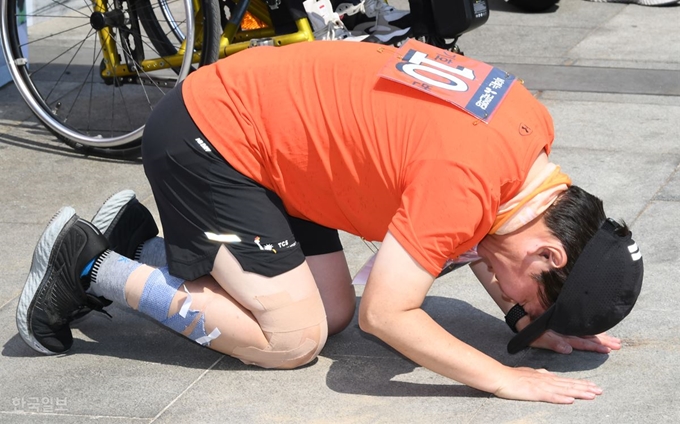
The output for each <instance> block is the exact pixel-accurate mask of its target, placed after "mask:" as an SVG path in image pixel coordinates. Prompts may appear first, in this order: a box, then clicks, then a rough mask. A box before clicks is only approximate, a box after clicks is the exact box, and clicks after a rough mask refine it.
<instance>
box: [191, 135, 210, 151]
mask: <svg viewBox="0 0 680 424" xmlns="http://www.w3.org/2000/svg"><path fill="white" fill-rule="evenodd" d="M195 140H196V143H198V145H199V146H200V147H201V149H203V150H205V151H206V152H210V151H211V150H210V147H208V145H207V144H205V141H203V140H201V139H200V138H197V139H195Z"/></svg>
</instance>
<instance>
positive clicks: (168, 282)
mask: <svg viewBox="0 0 680 424" xmlns="http://www.w3.org/2000/svg"><path fill="white" fill-rule="evenodd" d="M183 283H184V280H181V279H179V278H176V277H173V276H171V275H170V274H169V273H168V269H167V267H163V268H159V269H157V270H154V271H153V272H152V273H151V274H150V275H149V278H148V279H147V280H146V285H145V286H144V291H143V292H142V297H141V298H140V300H139V307H138V309H139V311H140V312H142V313H144V314H146V315H148V316H150V317H151V318H153V319H155V320H156V321H158V322H160V323H161V324H163V325H164V326H166V327H168V328H170V329H171V330H174V331H177V332H178V333H182V332H183V331H184V330H186V329H187V328H188V327H189V326H190V325H191V324H192V323H193V322H194V321H196V326H195V327H194V329H193V330H192V331H191V334H189V336H188V337H189V338H190V339H191V340H193V341H195V342H196V343H199V344H202V345H204V346H210V341H211V340H214V339H215V338H216V337H218V336H219V335H220V331H219V330H218V329H217V328H215V329H214V330H213V331H212V332H211V333H210V334H206V332H205V314H203V313H201V311H196V310H193V309H189V308H190V307H191V294H190V293H189V291H187V290H186V287H185V288H184V290H185V291H186V293H187V298H186V300H185V301H184V304H183V305H182V307H181V308H180V310H179V312H177V313H176V314H174V315H172V316H170V317H168V312H169V311H170V306H171V305H172V299H174V297H175V295H176V294H177V290H179V288H180V287H181V286H182V284H183ZM199 315H200V316H199ZM197 317H198V320H197V319H196V318H197Z"/></svg>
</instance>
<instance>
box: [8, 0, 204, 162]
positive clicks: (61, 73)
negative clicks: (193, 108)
mask: <svg viewBox="0 0 680 424" xmlns="http://www.w3.org/2000/svg"><path fill="white" fill-rule="evenodd" d="M168 4H169V6H170V7H171V8H172V10H173V15H174V16H175V17H176V18H177V20H176V23H177V24H178V25H180V27H181V28H182V30H183V32H184V34H186V39H185V40H184V41H185V44H186V45H190V46H193V45H194V39H195V35H194V16H193V6H192V2H191V0H181V1H174V2H173V3H170V2H169V3H168ZM19 6H22V7H26V6H28V7H27V9H26V10H20V9H19ZM145 7H147V8H149V7H150V6H149V0H111V1H109V0H89V1H88V0H58V1H57V0H37V1H33V2H31V3H29V4H28V5H26V4H25V3H24V2H23V1H22V0H0V19H2V21H1V23H0V24H1V30H2V33H1V34H2V47H3V51H4V53H5V57H6V59H7V64H8V69H9V71H10V73H11V74H12V78H13V79H14V82H15V84H16V86H17V88H18V90H19V92H20V93H21V95H22V96H23V98H24V100H25V101H26V103H27V104H28V106H29V107H30V109H31V110H32V111H33V113H34V114H35V115H36V116H37V118H38V119H39V120H40V121H41V122H42V123H43V124H44V125H45V127H46V128H47V129H48V130H49V131H51V132H52V133H54V134H55V135H56V136H57V137H58V138H59V139H60V140H63V141H64V142H66V143H67V144H69V145H70V146H72V147H74V148H76V149H78V150H80V151H83V152H85V153H88V154H96V155H104V156H129V155H136V154H138V153H139V145H140V142H141V136H142V131H143V128H144V123H145V122H146V119H147V117H148V115H149V113H150V112H151V110H152V109H153V106H154V105H155V104H156V103H157V102H158V101H159V100H160V99H161V98H162V97H163V96H164V95H165V94H166V93H167V92H168V91H169V90H170V89H172V87H174V86H175V84H176V83H177V82H179V81H181V80H182V79H183V78H184V77H185V76H186V75H187V73H188V72H189V69H190V67H191V62H192V59H196V57H195V55H194V54H193V48H192V49H190V51H191V52H192V54H190V55H183V54H180V53H181V52H183V51H184V49H183V45H181V43H179V42H176V43H175V44H174V46H175V52H178V53H177V54H174V55H172V56H169V55H167V54H164V53H163V52H159V51H158V49H157V48H156V47H155V44H154V42H153V41H152V40H153V39H154V38H157V37H158V36H159V33H156V34H149V33H148V32H147V30H146V27H147V25H144V24H143V22H142V21H140V19H139V10H140V9H143V8H145ZM180 17H181V19H180ZM22 23H25V24H27V26H25V27H23V28H26V31H25V32H22V27H21V26H20V25H21V24H22ZM165 39H166V40H169V39H168V38H167V37H165ZM168 42H169V41H168ZM173 68H174V69H175V70H177V69H178V71H173Z"/></svg>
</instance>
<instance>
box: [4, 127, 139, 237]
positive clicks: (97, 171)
mask: <svg viewBox="0 0 680 424" xmlns="http://www.w3.org/2000/svg"><path fill="white" fill-rule="evenodd" d="M5 137H6V138H10V140H9V143H13V144H10V146H9V147H8V149H5V150H2V151H0V152H4V153H3V154H2V155H1V156H0V162H1V163H0V166H2V169H3V176H4V178H3V179H2V181H0V190H1V191H2V192H3V193H4V194H5V196H6V197H5V198H6V199H8V201H5V202H3V203H2V204H1V205H0V211H1V212H2V215H0V216H1V217H0V222H4V223H34V224H35V223H41V224H43V225H46V224H47V223H48V221H49V219H50V218H51V216H52V215H53V214H54V213H56V212H57V211H58V210H59V208H60V207H62V206H65V205H72V206H74V207H75V208H76V211H77V212H78V213H79V214H81V215H83V216H84V217H90V216H91V215H92V214H93V213H94V212H96V210H97V209H98V208H99V206H101V204H102V203H103V202H104V201H105V200H106V199H107V198H108V196H109V195H111V194H113V193H115V192H117V191H119V190H121V189H124V188H131V189H134V190H136V191H138V192H140V193H149V192H150V189H149V186H148V183H147V182H146V178H145V176H144V172H143V169H142V166H141V164H140V163H130V162H123V161H117V160H109V159H100V158H92V157H84V156H83V155H82V154H79V153H77V152H75V151H74V150H73V149H71V148H70V147H68V146H66V145H64V144H61V143H59V142H56V141H47V143H46V142H45V140H46V139H47V140H52V139H51V136H50V135H48V134H46V132H45V131H44V130H40V129H37V128H35V127H32V126H28V127H17V128H15V129H14V130H13V131H12V132H11V133H10V134H9V135H6V136H5ZM15 140H16V141H15ZM3 141H4V142H5V143H8V140H7V139H5V140H3V139H2V137H0V143H2V142H3ZM26 147H27V148H26ZM10 149H11V153H12V154H11V156H10V154H9V152H10ZM38 170H39V172H37V171H38ZM38 188H39V189H38Z"/></svg>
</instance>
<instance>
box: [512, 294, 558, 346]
mask: <svg viewBox="0 0 680 424" xmlns="http://www.w3.org/2000/svg"><path fill="white" fill-rule="evenodd" d="M554 312H555V305H552V306H551V307H550V308H548V310H547V311H545V312H544V313H543V314H542V315H541V316H540V317H538V318H536V319H535V320H534V321H532V322H531V324H529V325H527V326H526V327H524V329H523V330H522V331H520V332H519V333H517V335H516V336H515V337H513V338H512V340H510V343H508V353H510V354H513V355H514V354H515V353H518V352H520V351H522V350H523V349H524V348H526V347H527V346H529V345H530V344H531V343H532V342H533V341H534V340H536V339H537V338H539V337H541V334H543V333H544V332H545V331H546V330H547V329H548V324H549V323H550V318H551V317H552V315H553V313H554Z"/></svg>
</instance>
